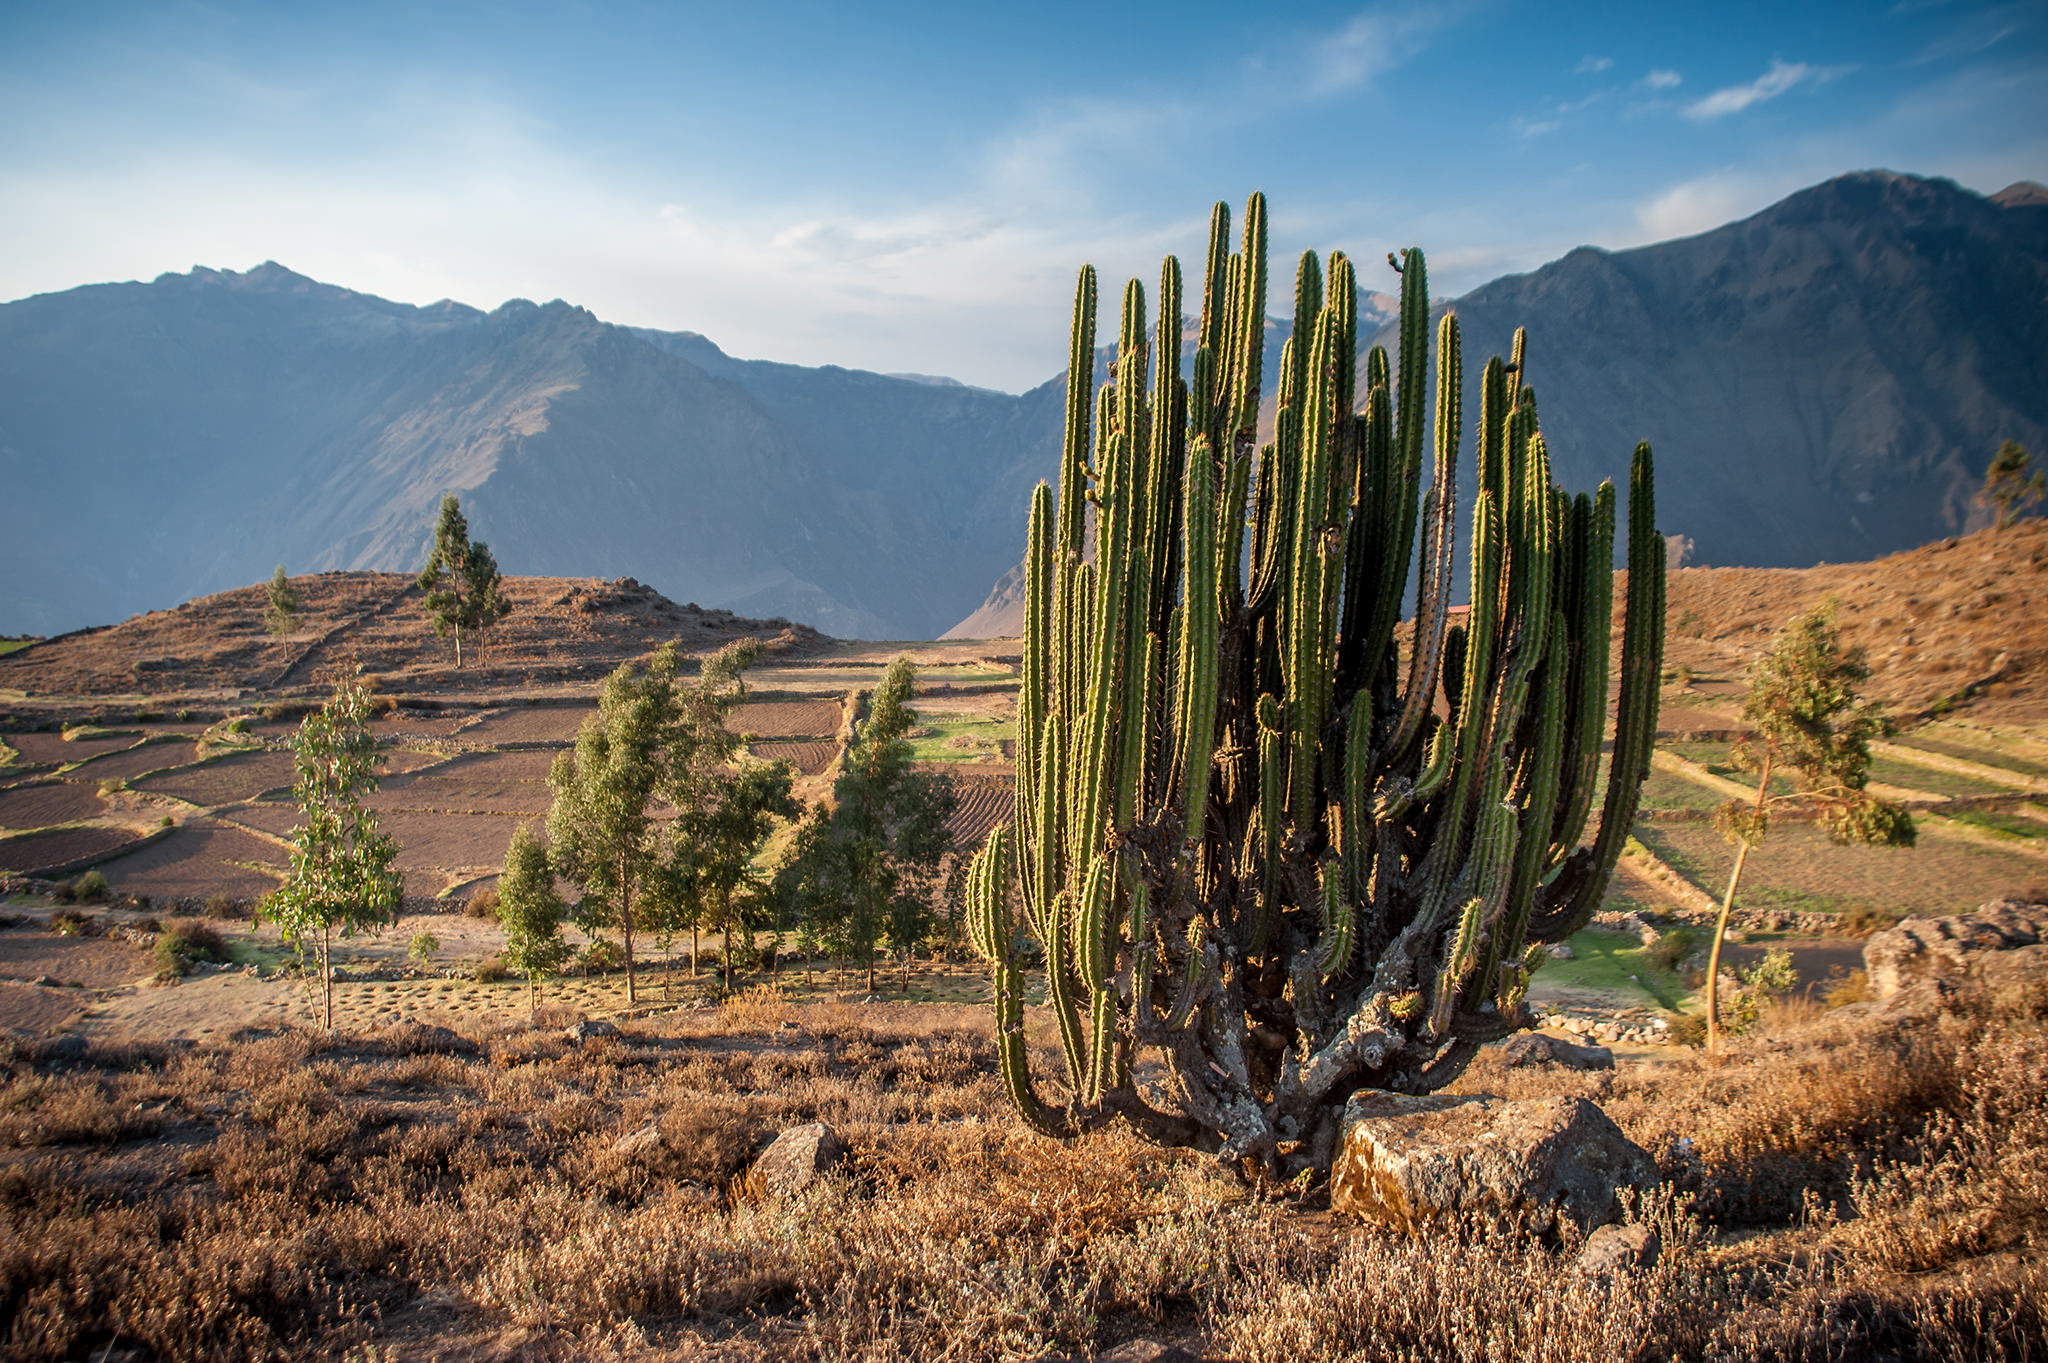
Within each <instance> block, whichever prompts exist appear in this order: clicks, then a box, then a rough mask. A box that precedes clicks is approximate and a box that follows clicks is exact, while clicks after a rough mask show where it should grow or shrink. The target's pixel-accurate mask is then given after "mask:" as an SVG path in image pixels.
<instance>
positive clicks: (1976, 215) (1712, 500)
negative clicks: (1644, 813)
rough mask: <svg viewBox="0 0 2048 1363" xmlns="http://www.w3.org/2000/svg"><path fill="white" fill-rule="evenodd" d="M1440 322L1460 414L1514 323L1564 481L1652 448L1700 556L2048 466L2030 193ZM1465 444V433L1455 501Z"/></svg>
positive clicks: (1806, 547) (1750, 549) (2045, 359)
mask: <svg viewBox="0 0 2048 1363" xmlns="http://www.w3.org/2000/svg"><path fill="white" fill-rule="evenodd" d="M1273 278H1274V281H1275V283H1274V288H1275V298H1276V300H1277V299H1278V298H1279V290H1280V289H1281V288H1282V285H1283V283H1284V282H1285V280H1287V279H1291V271H1289V272H1285V274H1284V275H1283V272H1282V271H1281V269H1280V268H1279V263H1278V262H1276V263H1275V271H1274V275H1273ZM1446 308H1450V309H1455V310H1456V312H1457V314H1458V318H1459V322H1460V325H1461V327H1462V329H1463V333H1464V352H1465V370H1466V403H1465V409H1466V413H1467V415H1468V417H1469V418H1476V416H1477V386H1478V375H1479V371H1480V368H1481V366H1482V365H1483V364H1484V363H1485V359H1486V357H1487V356H1488V355H1491V354H1496V353H1498V354H1506V353H1507V352H1508V350H1509V347H1510V341H1511V338H1512V336H1513V332H1514V328H1515V327H1516V326H1517V325H1522V326H1526V327H1527V328H1528V331H1529V382H1530V383H1531V384H1532V385H1533V387H1534V388H1535V390H1536V393H1537V396H1538V398H1539V400H1540V403H1541V408H1542V417H1543V427H1544V433H1545V436H1546V440H1547V443H1548V445H1549V448H1550V451H1551V455H1552V458H1553V460H1554V462H1555V464H1556V467H1557V470H1558V477H1559V480H1560V481H1561V482H1563V483H1564V484H1565V485H1567V486H1569V487H1574V488H1590V487H1592V486H1594V485H1595V484H1597V483H1598V482H1599V481H1600V479H1602V478H1614V479H1615V480H1616V482H1617V483H1625V481H1626V474H1627V468H1628V459H1629V454H1630V451H1632V450H1633V449H1634V448H1635V444H1636V442H1637V441H1638V440H1645V439H1646V440H1649V441H1650V442H1651V443H1652V445H1653V446H1654V447H1655V448H1656V451H1657V507H1658V522H1659V524H1660V525H1661V527H1662V528H1663V529H1664V530H1665V531H1666V532H1667V533H1670V534H1681V535H1687V536H1690V537H1691V538H1692V540H1693V541H1694V556H1695V560H1696V561H1699V562H1705V563H1719V564H1751V565H1757V566H1804V565H1809V564H1813V563H1818V562H1837V563H1839V562H1845V561H1851V560H1860V559H1867V558H1873V557H1876V556H1879V555H1882V554H1886V553H1891V552H1895V551H1897V550H1900V549H1904V548H1908V547H1911V546H1913V545H1918V544H1924V543H1926V542H1927V541H1929V540H1932V539H1937V538H1940V537H1942V536H1944V535H1950V534H1954V533H1957V532H1959V531H1961V530H1963V529H1965V528H1966V526H1967V525H1968V523H1969V522H1970V518H1971V514H1972V511H1973V509H1974V508H1973V506H1972V498H1973V496H1974V495H1975V493H1976V491H1977V489H1978V488H1979V487H1980V486H1981V485H1982V482H1983V476H1984V468H1985V465H1986V464H1987V463H1988V462H1989V461H1990V458H1991V454H1992V451H1993V450H1995V449H1996V448H1997V447H1998V444H1999V442H2000V441H2003V440H2009V439H2010V440H2018V441H2020V442H2021V443H2022V444H2024V445H2025V446H2027V448H2029V449H2030V450H2033V451H2035V452H2036V454H2037V455H2040V454H2044V453H2048V190H2044V189H2042V188H2041V187H2040V186H2038V185H2033V184H2020V185H2015V186H2012V187H2011V188H2010V189H2007V190H2005V191H2003V192H2001V193H2000V194H1998V195H1995V196H1992V197H1988V198H1987V197H1985V196H1982V195H1978V194H1975V193H1972V192H1970V191H1969V190H1966V189H1962V188H1960V187H1958V186H1956V185H1954V184H1952V183H1950V182H1948V181H1946V180H1924V179H1917V178H1914V177H1911V176H1901V175H1892V174H1887V173H1883V172H1871V173H1863V174H1855V175H1845V176H1841V177H1839V178H1837V179H1834V180H1830V181H1828V182H1827V183H1825V184H1821V185H1817V186H1815V187H1814V188H1812V189H1809V190H1805V191H1802V192H1801V193H1798V194H1795V195H1793V196H1792V197H1790V198H1788V199H1786V200H1784V201H1782V202H1780V203H1778V204H1775V205H1773V206H1772V207H1770V208H1768V209H1765V210H1764V211H1763V212H1761V213H1758V214H1756V215H1755V216H1754V217H1751V218H1748V219H1746V220H1744V221H1742V222H1739V223H1733V224H1730V225H1729V226H1726V227H1722V228H1718V229H1716V230H1714V231H1712V232H1708V233H1705V234H1703V235H1700V236H1697V237H1691V238H1687V239H1685V240H1682V241H1671V242H1663V243H1660V244H1657V245H1654V246H1645V247H1640V248H1637V249H1634V250H1629V251H1601V250H1596V249H1594V248H1591V247H1583V248H1581V249H1579V250H1576V251H1573V252H1572V253H1570V254H1569V255H1567V256H1565V257H1564V258H1562V259H1561V260H1557V261H1554V262H1553V263H1551V264H1549V265H1546V266H1544V267H1543V268H1542V269H1540V270H1536V271H1534V272H1533V273H1530V274H1526V275H1516V276H1510V277H1508V278H1504V279H1498V280H1495V281H1493V282H1492V283H1489V284H1486V285H1484V286H1482V287H1480V288H1478V289H1476V290H1474V291H1473V292H1471V293H1469V294H1466V295H1465V296H1464V297H1462V298H1458V299H1454V300H1450V301H1448V302H1446V303H1445V304H1442V305H1440V306H1438V307H1437V308H1436V309H1435V311H1436V312H1437V313H1438V314H1439V315H1440V314H1441V313H1442V312H1443V311H1444V310H1445V309H1446ZM1361 315H1362V316H1363V315H1364V314H1363V313H1362V314H1361ZM1285 326H1286V324H1285V323H1282V324H1281V329H1282V330H1283V331H1284V329H1285ZM1371 344H1380V345H1384V346H1386V347H1387V348H1388V350H1389V351H1390V352H1392V351H1396V350H1398V345H1397V337H1396V328H1395V327H1394V326H1393V325H1392V324H1391V323H1389V324H1386V325H1382V326H1381V327H1380V328H1379V329H1378V331H1377V333H1376V334H1374V335H1372V336H1371V337H1370V338H1369V339H1367V338H1363V337H1362V338H1361V345H1360V347H1359V353H1360V365H1361V370H1362V368H1363V357H1364V355H1365V353H1366V351H1367V349H1368V348H1369V346H1370V345H1371ZM1266 372H1267V374H1268V376H1269V377H1270V375H1271V374H1272V373H1273V372H1274V370H1273V365H1272V360H1271V357H1270V355H1269V359H1268V364H1267V371H1266ZM1471 448H1472V441H1471V435H1470V432H1469V430H1468V432H1467V435H1466V439H1465V452H1466V458H1467V461H1468V462H1467V464H1466V465H1465V466H1464V469H1463V470H1462V471H1461V472H1462V473H1463V477H1464V480H1465V481H1464V486H1463V487H1462V488H1461V494H1462V496H1463V497H1464V498H1469V497H1470V495H1471V487H1470V472H1469V470H1470V464H1469V459H1470V452H1471ZM1018 585H1019V584H1018V582H1017V581H1016V580H1014V579H1012V578H1009V577H1004V578H1002V579H999V580H998V581H997V582H996V586H995V588H994V590H993V591H992V592H991V593H990V595H989V596H988V598H987V599H986V600H985V601H984V603H983V605H982V607H981V608H980V609H979V610H977V611H976V612H974V614H973V615H971V616H970V617H969V618H968V619H966V620H963V621H962V622H961V623H960V624H959V625H958V626H956V627H955V631H956V633H957V635H958V637H989V636H992V635H1001V634H1008V633H1014V632H1015V630H1016V629H1017V628H1018V627H1019V624H1020V623H1021V620H1022V615H1021V610H1022V601H1021V598H1020V596H1019V594H1018Z"/></svg>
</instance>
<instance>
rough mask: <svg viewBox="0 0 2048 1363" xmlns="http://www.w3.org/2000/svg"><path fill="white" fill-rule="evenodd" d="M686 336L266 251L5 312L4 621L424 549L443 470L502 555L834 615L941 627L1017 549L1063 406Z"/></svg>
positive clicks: (414, 562)
mask: <svg viewBox="0 0 2048 1363" xmlns="http://www.w3.org/2000/svg"><path fill="white" fill-rule="evenodd" d="M657 339H660V338H657ZM686 339H687V338H676V337H670V338H666V339H665V340H663V341H662V344H652V343H650V342H649V340H647V339H644V338H643V337H641V336H638V335H635V334H634V333H632V332H630V331H627V330H625V329H624V328H620V327H614V326H610V325H607V324H605V323H603V322H600V321H599V320H598V319H597V318H595V317H593V316H591V314H589V313H588V312H585V311H583V310H582V309H580V308H574V307H571V306H569V305H568V304H565V303H559V302H556V303H550V304H547V305H545V306H536V305H534V304H532V303H527V302H524V301H514V302H511V303H507V304H505V305H504V306H503V307H501V308H498V309H497V310H496V311H494V312H490V313H483V312H479V311H477V310H476V309H473V308H467V307H463V306H461V305H459V304H454V303H441V304H437V305H434V306H432V307H427V308H414V307H409V306H405V305H402V304H395V303H389V302H386V301H384V300H382V299H377V298H372V297H369V296H367V295H363V294H358V293H353V292H350V291H349V290H346V289H341V288H336V287H333V286H331V285H326V284H320V283H316V282H314V281H312V280H309V279H306V278H304V277H303V276H300V275H297V274H294V273H292V272H291V271H290V270H287V269H285V268H283V267H282V266H278V265H275V264H265V265H262V266H259V267H257V268H256V269H253V270H250V271H248V272H247V273H244V274H236V273H233V272H223V271H214V270H204V269H199V270H194V271H193V272H192V273H191V274H188V275H166V276H164V277H162V278H160V279H158V280H156V281H155V282H153V283H149V284H109V285H97V286H93V287H89V288H83V289H75V290H71V291H70V292H67V293H62V294H51V295H43V296H39V297H35V298H29V299H24V300H22V301H20V302H17V303H10V304H6V305H4V306H0V481H4V484H5V486H7V487H8V489H9V494H10V495H9V512H10V515H9V517H8V526H7V530H8V533H7V534H6V535H5V537H4V538H0V576H4V578H5V580H6V581H7V582H8V583H9V584H10V587H11V588H12V590H11V591H10V592H9V594H8V596H7V599H6V601H5V602H4V603H0V632H16V631H30V632H35V633H51V632H55V631H58V630H63V629H69V628H76V627H79V626H83V625H89V624H96V623H100V622H103V621H106V620H109V619H119V618H122V617H125V616H127V615H129V614H132V613H134V612H135V611H137V610H142V609H149V608H162V607H167V606H170V605H173V604H175V603H177V602H178V601H180V600H183V599H185V598H188V597H192V596H198V595H203V594H205V593H207V592H212V591H218V590H220V589H222V588H223V587H226V586H228V585H230V584H233V583H236V582H247V581H252V580H256V579H258V578H260V577H262V576H264V575H265V574H266V573H268V571H269V570H270V567H271V566H272V565H273V564H275V563H278V562H283V563H285V564H286V565H287V566H288V567H289V568H290V569H291V570H293V571H295V572H303V571H308V570H318V569H334V568H349V569H353V568H371V569H389V570H398V571H410V570H412V569H415V568H417V567H418V564H419V562H420V561H421V560H422V559H423V557H424V554H425V548H426V545H427V543H428V541H429V539H430V538H431V531H432V521H433V515H434V510H435V507H436V506H437V505H438V503H439V501H440V498H441V495H442V494H443V493H444V492H448V491H454V492H456V493H458V494H459V495H460V496H461V497H462V498H463V503H464V507H465V510H466V511H467V513H468V515H469V520H470V525H471V527H472V529H473V531H474V532H475V534H476V535H477V536H478V537H479V538H481V539H485V540H488V541H489V542H490V543H491V545H492V547H493V549H494V550H495V551H496V552H497V555H498V558H499V562H500V563H501V564H502V565H503V566H504V567H505V569H506V570H507V571H508V572H517V573H525V574H536V575H558V574H561V575H595V576H613V575H625V574H631V575H633V576H636V577H640V578H642V579H644V580H647V581H649V582H652V583H654V584H655V585H657V586H659V587H661V588H662V589H663V590H665V591H667V592H668V593H669V594H671V595H673V596H675V597H676V598H678V599H683V598H688V599H693V600H697V601H702V602H705V603H707V604H715V605H719V606H723V607H726V608H729V609H733V610H736V611H739V612H741V613H743V614H749V615H757V616H771V615H784V616H788V617H790V618H793V619H802V620H805V621H807V622H809V623H811V624H813V625H816V626H817V627H819V628H821V629H824V630H827V631H830V632H833V633H837V634H844V635H855V636H864V637H877V636H880V637H899V638H901V637H929V636H931V635H934V634H936V633H938V632H939V631H940V630H941V629H943V628H945V626H946V625H948V624H950V623H951V622H952V621H954V620H957V619H958V618H959V617H960V616H961V615H962V614H963V613H964V612H965V611H966V610H967V609H968V608H969V607H971V606H972V604H973V602H974V599H975V597H976V596H978V595H979V591H980V584H983V583H986V582H987V581H988V580H989V579H990V578H991V577H993V576H994V575H995V574H996V573H998V572H1000V571H1001V570H1002V567H1003V565H1004V563H1005V562H1006V560H1007V559H1008V558H1009V557H1010V556H1011V551H1010V550H1009V549H1007V548H1003V549H1001V550H996V549H993V548H987V549H985V548H983V544H984V541H986V542H987V543H988V544H991V545H992V544H994V543H996V542H998V541H999V540H1001V539H1002V538H1004V537H1003V536H998V535H991V534H989V533H987V531H988V527H989V525H990V524H992V523H997V522H999V523H1000V524H1002V525H1004V526H1007V525H1008V524H1009V523H1010V522H1011V521H1012V520H1018V519H1020V518H1021V515H1022V510H1023V506H1024V503H1025V499H1026V497H1027V496H1028V491H1029V478H1028V477H1027V476H1026V475H1027V473H1028V472H1029V469H1027V468H1024V467H1022V465H1026V464H1028V465H1030V467H1031V468H1035V467H1036V465H1035V464H1032V463H1031V461H1030V459H1029V458H1028V450H1027V447H1028V445H1029V442H1030V440H1031V439H1032V438H1033V434H1032V433H1033V432H1034V431H1040V432H1042V433H1043V436H1044V438H1045V439H1046V440H1048V441H1049V440H1050V438H1051V432H1052V431H1053V430H1054V429H1055V428H1056V426H1057V417H1056V415H1054V416H1050V417H1045V418H1043V419H1040V418H1036V417H1033V416H1032V415H1031V413H1032V412H1033V411H1035V410H1037V408H1034V407H1033V406H1032V403H1031V402H1030V401H1027V400H1026V399H1017V398H1011V397H1008V396H1006V395H1002V394H987V393H981V392H979V391H978V390H974V389H966V388H958V387H943V386H937V385H933V384H929V383H923V382H918V381H915V380H909V379H892V378H886V377H884V376H881V375H874V374H853V373H850V372H848V371H843V370H800V371H793V372H792V373H784V372H783V371H785V370H788V369H789V367H787V366H753V365H745V364H741V363H739V362H733V361H726V360H724V359H723V357H722V356H719V355H718V354H717V352H716V349H715V347H710V346H709V345H708V344H699V345H696V346H694V347H692V346H688V345H686V344H684V342H685V341H686ZM671 347H672V348H674V349H680V350H684V351H686V352H687V355H689V356H694V357H695V359H696V360H701V361H703V365H700V364H698V363H695V362H693V360H692V358H688V357H686V355H684V354H677V353H671ZM704 365H708V366H709V370H707V368H706V367H704ZM742 379H744V380H745V382H742V381H741V380H742ZM749 385H752V387H753V388H756V389H759V390H760V392H761V393H762V394H763V395H764V396H763V397H757V396H755V393H754V391H752V389H750V386H749ZM807 385H808V386H807ZM1057 402H1058V398H1057V396H1056V395H1055V396H1053V397H1052V398H1051V399H1049V400H1048V399H1046V398H1045V397H1043V396H1040V397H1039V398H1038V399H1037V407H1038V408H1043V409H1044V410H1045V411H1046V412H1051V411H1052V410H1053V407H1054V406H1056V404H1057ZM885 451H886V452H887V453H888V455H889V456H890V457H888V458H883V457H880V456H881V455H882V454H883V453H884V452H885ZM969 489H971V492H970V491H967V490H969ZM1011 503H1014V505H1011ZM230 530H232V533H228V532H229V531H230ZM970 584H971V585H970Z"/></svg>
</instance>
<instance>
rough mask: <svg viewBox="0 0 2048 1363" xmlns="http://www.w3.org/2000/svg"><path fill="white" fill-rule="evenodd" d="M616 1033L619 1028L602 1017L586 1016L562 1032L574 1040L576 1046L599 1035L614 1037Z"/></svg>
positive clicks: (595, 1038) (594, 1039) (593, 1039)
mask: <svg viewBox="0 0 2048 1363" xmlns="http://www.w3.org/2000/svg"><path fill="white" fill-rule="evenodd" d="M618 1034H619V1029H618V1028H617V1027H614V1026H613V1025H612V1024H611V1023H609V1022H606V1021H605V1020H604V1019H603V1018H586V1019H585V1020H584V1021H582V1022H579V1023H577V1024H576V1025H575V1026H573V1027H571V1028H569V1030H568V1031H566V1032H564V1033H563V1035H564V1036H566V1037H568V1038H569V1040H571V1041H573V1042H575V1043H576V1044H577V1045H578V1046H581V1045H583V1044H584V1043H585V1042H589V1041H596V1040H597V1039H598V1038H599V1037H616V1036H618Z"/></svg>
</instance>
